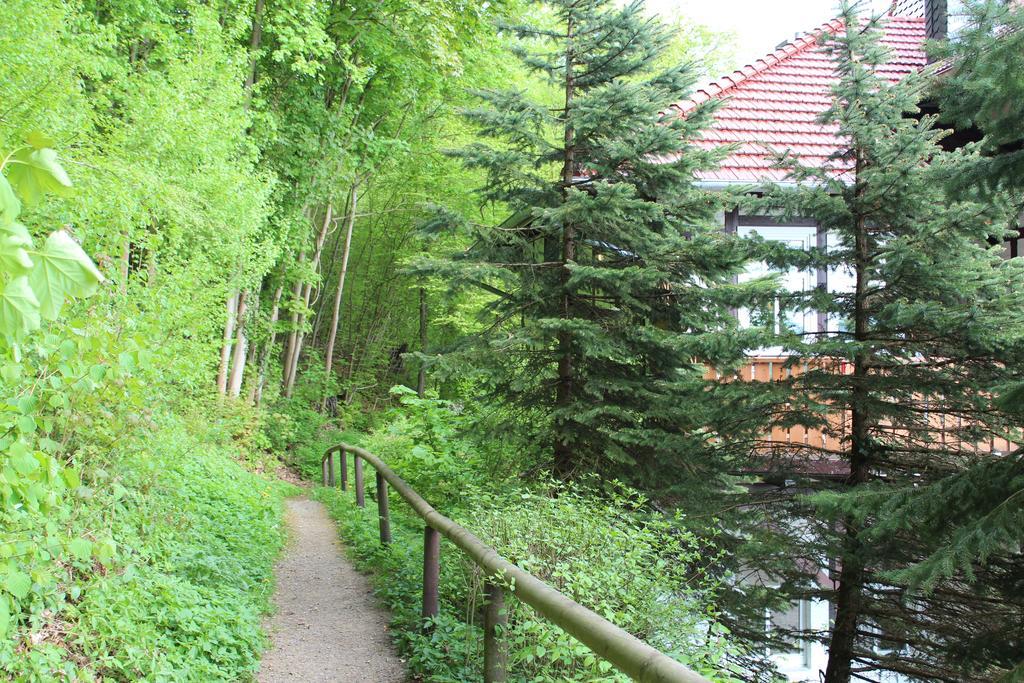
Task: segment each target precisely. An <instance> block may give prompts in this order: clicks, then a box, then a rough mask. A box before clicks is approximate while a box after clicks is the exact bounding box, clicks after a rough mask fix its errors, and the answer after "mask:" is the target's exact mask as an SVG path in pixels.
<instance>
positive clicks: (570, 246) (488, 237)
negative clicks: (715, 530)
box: [421, 0, 770, 490]
mask: <svg viewBox="0 0 1024 683" xmlns="http://www.w3.org/2000/svg"><path fill="white" fill-rule="evenodd" d="M538 16H540V17H541V18H542V19H543V20H544V22H543V25H542V26H517V27H512V28H511V31H512V32H513V33H515V34H516V35H517V36H518V37H519V39H520V42H519V43H518V44H517V48H516V54H517V56H518V57H519V58H520V59H521V60H522V62H523V64H524V65H525V66H526V68H527V69H528V70H530V71H531V72H532V73H534V74H540V75H542V76H543V77H544V78H545V79H546V83H547V85H548V86H549V88H550V90H549V91H548V93H549V95H550V100H551V101H550V102H549V101H545V100H544V98H543V97H540V98H539V99H538V98H532V97H531V96H530V93H528V92H524V91H520V90H508V89H506V90H491V91H486V92H481V93H480V96H481V98H482V100H483V106H481V107H480V108H478V109H475V110H473V111H470V112H468V117H469V119H470V120H471V121H472V122H473V123H474V124H475V125H476V126H477V127H478V129H479V130H480V132H481V134H482V136H483V137H484V138H486V140H487V141H486V142H483V141H482V142H478V143H475V144H472V145H470V146H469V147H467V148H465V149H463V150H461V151H460V152H459V155H460V156H461V157H462V159H463V160H464V162H465V163H466V164H467V165H469V166H470V167H472V168H477V169H482V170H483V171H484V172H486V177H487V182H486V185H485V186H484V187H483V188H482V190H481V197H482V199H483V201H484V202H485V203H487V204H495V205H499V206H503V207H506V209H507V210H508V214H509V218H508V219H507V220H505V221H504V222H503V223H501V224H500V225H485V226H479V225H470V224H469V223H468V222H466V221H463V220H460V219H457V218H455V217H453V216H451V215H450V214H442V215H440V216H439V219H438V221H437V225H440V226H444V227H447V228H452V227H453V226H457V225H461V227H462V228H464V229H466V230H468V231H469V232H470V234H471V240H472V244H471V246H470V247H469V248H468V249H467V250H466V251H465V252H464V253H462V254H460V255H458V256H457V257H455V258H453V259H452V260H447V261H443V262H431V263H424V264H421V269H422V270H424V271H429V272H432V273H433V274H435V275H443V276H444V277H446V278H447V279H448V281H449V282H450V283H452V285H453V287H454V288H456V289H457V288H459V287H466V286H470V287H479V288H483V289H485V290H486V291H487V292H489V293H490V294H491V295H493V299H492V301H491V303H490V304H489V305H488V306H487V308H486V310H485V316H486V318H485V321H484V327H485V331H484V332H483V333H482V334H480V335H477V336H476V337H475V338H473V339H472V340H471V345H470V346H469V347H466V348H463V349H461V350H460V351H459V352H458V353H455V354H452V355H449V356H448V358H447V359H446V361H445V362H446V363H448V364H449V365H450V366H456V365H457V366H459V367H461V368H466V367H471V368H472V369H473V370H474V371H475V372H476V376H477V377H478V378H480V377H482V378H484V380H485V381H484V384H486V385H487V386H489V387H490V389H491V390H492V391H493V394H494V395H495V396H498V397H500V398H501V400H502V401H503V402H504V403H505V404H506V405H509V406H516V407H518V408H519V409H520V410H521V411H522V414H523V415H525V416H526V417H525V418H524V419H522V421H521V422H522V423H523V424H526V425H527V427H526V436H527V437H528V438H529V440H530V442H531V443H533V444H535V445H536V446H537V450H538V451H540V450H541V449H543V450H544V451H545V452H547V453H550V458H549V459H548V460H547V462H548V464H549V465H550V466H551V467H552V469H553V470H554V472H555V473H556V475H557V476H559V477H563V478H564V477H569V476H572V475H574V474H576V473H580V472H583V471H593V470H600V471H602V472H604V473H612V474H620V475H625V476H626V477H628V478H629V479H630V480H632V481H633V482H635V483H640V484H646V485H649V486H650V487H652V488H658V489H660V490H664V489H666V488H669V487H670V486H671V485H673V484H674V483H675V482H677V481H680V480H681V479H680V477H681V476H682V474H686V476H687V478H688V480H690V481H696V480H698V479H699V478H700V477H699V476H694V475H695V472H697V471H702V470H701V464H699V463H697V462H696V460H697V458H696V456H694V457H693V458H688V454H693V453H697V452H702V449H703V448H704V447H705V446H706V445H707V443H708V442H709V441H710V438H709V434H710V433H712V431H713V430H712V429H709V428H706V427H705V425H710V424H713V423H714V422H715V420H716V417H715V414H716V411H720V410H721V408H722V405H721V404H720V405H719V406H718V407H717V408H716V407H715V406H714V405H713V401H712V400H711V399H710V396H711V394H709V393H708V392H707V391H705V389H706V386H705V384H704V379H703V378H704V373H705V365H704V363H709V364H711V365H714V366H723V367H725V366H728V365H729V364H730V363H735V362H736V361H737V360H738V359H739V358H741V357H742V351H743V348H744V347H745V346H746V347H751V346H757V345H758V344H757V341H756V339H754V337H755V336H756V335H757V334H759V332H757V331H753V330H751V331H747V332H745V333H739V332H737V331H736V329H735V328H736V323H735V320H734V318H733V317H732V316H731V315H730V307H731V306H737V305H743V304H742V303H741V301H742V299H743V297H745V296H749V295H751V294H752V293H754V292H758V291H763V290H765V289H767V288H768V287H770V283H763V282H757V283H752V284H749V285H736V284H734V283H733V276H734V275H735V274H736V273H737V272H738V271H739V270H740V269H741V268H742V264H743V262H744V260H745V258H746V254H745V253H744V249H743V247H742V245H741V244H740V243H739V242H736V241H735V240H731V239H730V238H729V237H728V236H726V235H724V234H723V233H722V231H721V222H720V219H719V222H715V220H714V218H715V212H716V210H718V209H720V207H721V204H722V203H724V202H725V201H727V200H726V199H724V198H722V197H721V196H717V195H714V194H712V193H708V192H705V191H702V190H700V189H698V188H697V187H696V186H695V184H694V174H695V173H696V172H697V171H698V170H700V169H703V168H709V167H711V166H712V165H713V164H714V163H715V160H716V158H717V157H718V156H719V155H720V154H722V151H719V152H714V151H708V150H705V149H701V148H699V147H698V146H697V145H695V144H694V138H695V136H696V134H697V132H698V131H699V130H700V129H701V128H702V127H703V126H705V125H707V123H708V121H709V114H710V109H706V110H703V111H696V112H693V113H691V115H689V116H688V117H686V118H681V117H679V116H678V115H677V113H675V112H674V111H671V110H669V107H670V105H672V104H673V103H675V102H678V101H680V100H682V99H684V98H685V96H686V94H687V92H688V90H689V88H690V86H691V84H692V74H691V71H690V70H689V69H688V68H686V67H674V68H671V69H669V70H667V71H663V72H655V73H652V69H653V67H654V64H655V62H656V61H657V60H658V58H659V56H660V55H661V54H662V53H663V51H664V50H665V49H666V47H667V46H668V45H669V43H670V39H671V35H670V33H669V32H668V31H667V30H666V29H665V28H664V27H662V26H661V25H660V24H659V23H658V22H657V21H656V20H655V19H654V18H651V17H649V16H647V15H646V14H645V13H644V10H643V5H642V3H641V2H631V3H628V4H626V5H625V6H622V5H620V4H619V3H616V2H611V1H610V0H557V1H554V2H547V3H543V4H542V6H541V9H540V11H539V12H538ZM702 462H703V465H705V466H708V467H712V468H718V469H719V470H722V471H724V469H725V468H724V465H723V463H721V462H718V463H713V460H712V459H704V460H703V461H702ZM688 468H689V469H688ZM720 474H721V472H720ZM722 476H724V474H722ZM712 482H713V477H712V478H711V479H706V480H704V482H703V484H704V485H705V486H706V487H711V484H712Z"/></svg>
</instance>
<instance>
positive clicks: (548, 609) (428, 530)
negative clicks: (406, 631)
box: [321, 443, 709, 683]
mask: <svg viewBox="0 0 1024 683" xmlns="http://www.w3.org/2000/svg"><path fill="white" fill-rule="evenodd" d="M335 453H337V454H339V455H340V463H339V470H340V483H341V488H342V490H347V488H348V472H347V468H346V460H347V457H346V454H347V453H351V454H352V456H353V469H354V471H355V493H356V504H357V505H358V506H359V507H365V505H366V500H365V497H364V492H363V467H362V463H363V461H366V462H367V463H369V464H370V465H371V466H372V467H373V468H374V470H375V472H376V475H377V517H378V521H379V525H380V540H381V543H383V544H385V545H386V544H389V543H390V542H391V522H390V516H389V510H388V495H387V486H388V485H390V486H391V488H393V489H394V490H395V491H397V492H398V495H400V496H401V497H402V498H403V499H404V500H405V502H406V503H408V504H409V507H411V508H412V510H413V512H415V513H416V515H417V516H418V517H419V518H420V519H422V520H423V522H424V528H423V617H424V618H425V619H426V618H429V617H433V616H436V615H437V613H438V607H439V605H438V592H437V591H438V578H439V576H440V555H441V538H440V537H441V536H442V535H443V536H444V537H445V538H447V539H448V540H449V541H451V542H452V543H454V544H455V545H456V546H457V547H458V548H459V549H460V550H462V551H463V552H464V553H465V554H466V555H468V556H469V558H470V559H471V560H472V561H473V562H474V563H475V564H476V565H477V566H478V567H480V568H481V569H483V570H484V572H485V575H486V576H487V579H486V581H485V585H484V595H485V598H486V600H487V605H486V608H485V610H484V681H485V682H486V683H492V682H495V683H497V682H499V681H505V680H506V679H507V675H508V655H507V645H506V644H505V642H504V639H503V638H501V633H503V632H504V630H505V626H506V624H507V621H506V620H507V617H506V614H505V609H504V602H505V593H504V591H505V589H506V587H509V588H510V590H512V592H513V593H514V594H515V596H516V597H517V598H519V599H520V600H521V601H523V602H524V603H526V604H528V605H530V606H531V607H533V608H534V609H535V610H537V612H539V613H540V614H542V615H543V616H544V617H546V618H547V619H548V620H550V621H551V622H552V623H554V624H556V625H557V626H559V627H560V628H562V629H563V630H564V631H566V632H567V633H569V634H570V635H572V636H574V637H575V638H576V639H577V640H579V641H580V642H581V643H583V644H584V645H586V646H587V647H589V648H590V649H591V650H592V651H593V652H594V654H596V655H598V656H600V657H603V658H604V659H606V660H608V662H609V663H610V664H611V665H612V666H613V667H614V668H615V669H616V670H618V671H620V672H622V673H624V674H626V675H628V676H630V677H631V678H633V679H634V680H637V681H651V682H658V683H709V681H708V679H706V678H704V677H703V676H701V675H700V674H697V673H695V672H693V671H691V670H690V669H688V668H686V667H685V666H683V665H682V664H680V663H679V662H677V661H676V660H674V659H672V658H671V657H669V656H668V655H666V654H664V653H662V652H659V651H658V650H656V649H654V648H653V647H651V646H650V645H648V644H647V643H645V642H643V641H642V640H640V639H639V638H636V637H635V636H633V635H632V634H630V633H627V632H626V631H624V630H623V629H621V628H619V627H618V626H616V625H615V624H613V623H611V622H610V621H608V620H607V619H604V618H603V617H601V616H599V615H598V614H596V613H594V612H592V611H591V610H589V609H587V608H586V607H584V606H583V605H580V604H579V603H577V602H575V601H573V600H571V599H569V598H567V597H566V596H564V595H562V594H561V593H559V592H558V591H557V590H555V589H554V588H552V587H551V586H549V585H547V584H546V583H544V582H543V581H541V580H540V579H538V578H537V577H535V576H533V575H532V574H530V573H528V572H526V571H523V570H522V569H520V568H519V567H517V566H516V565H514V564H512V563H511V562H509V561H508V560H506V559H505V558H503V557H501V556H500V555H499V554H498V553H497V551H495V550H494V549H493V548H491V547H489V546H487V545H485V544H484V543H483V542H482V541H481V540H480V539H478V538H477V537H476V536H474V535H473V534H471V533H470V532H469V531H468V530H466V529H465V528H463V527H462V526H460V525H459V524H456V523H455V522H453V521H452V520H450V519H448V518H447V517H445V516H444V515H442V514H441V513H439V512H438V511H437V510H435V509H434V508H433V507H431V505H430V504H429V503H428V502H427V501H426V500H424V499H423V498H422V497H421V496H420V495H419V494H418V493H416V491H414V490H413V489H412V487H410V486H409V485H408V484H407V483H406V482H405V481H404V480H403V479H402V478H401V477H399V476H398V475H397V474H395V473H394V472H393V471H392V470H391V468H389V467H388V466H387V465H385V464H384V462H383V461H382V460H380V458H378V457H377V456H375V455H373V454H372V453H370V452H369V451H367V450H365V449H362V448H359V447H358V446H351V445H349V444H344V443H343V444H338V445H337V446H332V447H331V448H329V449H327V451H326V452H325V453H324V456H323V459H322V461H321V468H322V474H323V483H324V486H332V487H333V486H335V476H334V471H335V465H334V460H335V458H334V456H335Z"/></svg>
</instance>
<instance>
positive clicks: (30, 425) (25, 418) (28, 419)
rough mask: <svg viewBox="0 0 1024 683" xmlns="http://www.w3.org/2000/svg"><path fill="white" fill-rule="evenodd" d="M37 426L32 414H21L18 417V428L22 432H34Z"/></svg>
mask: <svg viewBox="0 0 1024 683" xmlns="http://www.w3.org/2000/svg"><path fill="white" fill-rule="evenodd" d="M37 426H38V425H36V421H35V418H33V417H32V416H31V415H21V416H19V417H18V430H19V431H20V432H21V433H22V434H34V433H35V431H36V428H37Z"/></svg>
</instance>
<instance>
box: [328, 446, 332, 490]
mask: <svg viewBox="0 0 1024 683" xmlns="http://www.w3.org/2000/svg"><path fill="white" fill-rule="evenodd" d="M327 485H328V486H330V487H331V488H334V451H331V452H330V453H328V454H327Z"/></svg>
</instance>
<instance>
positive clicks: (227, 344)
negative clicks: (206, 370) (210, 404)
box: [217, 293, 238, 395]
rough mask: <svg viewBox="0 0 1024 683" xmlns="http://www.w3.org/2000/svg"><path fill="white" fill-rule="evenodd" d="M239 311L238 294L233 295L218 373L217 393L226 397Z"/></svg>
mask: <svg viewBox="0 0 1024 683" xmlns="http://www.w3.org/2000/svg"><path fill="white" fill-rule="evenodd" d="M237 311H238V294H237V293H235V294H232V295H231V296H229V297H228V302H227V320H226V321H225V323H224V343H223V344H222V345H221V347H220V369H219V370H218V371H217V393H219V394H221V395H224V394H225V393H227V387H228V366H229V364H230V363H231V338H232V337H233V336H234V334H235V317H236V315H237Z"/></svg>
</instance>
